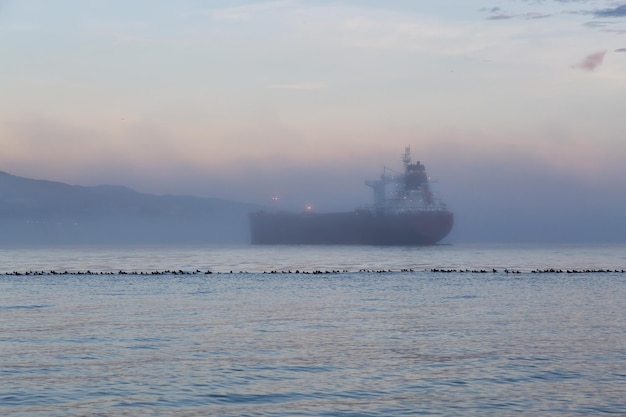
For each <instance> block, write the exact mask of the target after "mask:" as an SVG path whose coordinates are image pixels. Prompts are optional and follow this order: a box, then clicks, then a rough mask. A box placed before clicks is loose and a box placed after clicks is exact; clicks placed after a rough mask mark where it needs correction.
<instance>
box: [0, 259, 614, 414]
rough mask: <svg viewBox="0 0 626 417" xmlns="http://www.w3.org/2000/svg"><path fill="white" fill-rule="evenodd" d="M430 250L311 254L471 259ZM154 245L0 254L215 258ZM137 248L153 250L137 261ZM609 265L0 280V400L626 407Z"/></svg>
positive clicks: (325, 410) (68, 404) (190, 405)
mask: <svg viewBox="0 0 626 417" xmlns="http://www.w3.org/2000/svg"><path fill="white" fill-rule="evenodd" d="M220 250H222V251H223V253H228V251H229V250H230V249H220ZM237 250H239V249H237ZM271 250H272V248H263V249H262V250H260V251H259V252H254V251H253V250H252V249H247V248H246V249H242V251H243V252H245V251H249V252H247V253H248V255H252V254H254V256H247V257H246V259H247V260H245V261H241V262H252V261H251V259H262V262H259V263H254V264H251V265H248V266H249V267H248V268H243V264H241V263H240V264H237V263H236V262H235V261H234V260H233V259H234V258H236V256H234V255H232V253H233V252H232V251H233V250H231V255H230V257H229V256H227V255H223V256H224V259H222V260H221V261H219V262H221V263H219V265H220V266H221V268H223V269H224V270H229V269H230V266H231V265H232V266H233V267H235V266H236V265H238V266H241V267H242V268H241V269H247V270H255V269H256V270H265V267H266V266H271V259H270V257H269V254H271ZM273 250H276V249H275V248H273ZM437 250H438V249H437V248H430V249H426V250H424V251H419V250H417V251H413V250H410V249H398V250H397V251H395V252H394V251H393V250H391V251H389V250H388V249H385V250H383V251H382V254H379V255H378V258H377V257H376V256H374V254H375V253H376V252H375V251H372V250H371V249H367V250H365V251H364V253H360V255H359V254H357V253H353V254H354V255H355V256H354V257H353V259H346V260H343V262H344V263H343V264H342V265H337V264H333V265H331V264H328V265H327V266H328V267H329V268H341V267H342V266H348V265H351V266H352V267H351V268H346V269H351V270H354V269H357V270H358V269H361V268H374V267H375V265H374V264H375V263H376V264H378V266H380V267H382V268H387V267H390V266H391V265H390V264H389V263H388V264H386V263H385V262H401V261H403V262H404V264H403V265H404V266H410V267H415V266H416V265H417V263H419V262H423V264H424V265H426V266H428V265H427V264H428V263H429V262H430V263H433V260H432V259H431V260H430V261H427V260H423V261H420V260H418V261H416V260H415V259H414V258H412V259H411V260H407V259H405V258H406V256H407V255H411V256H414V255H415V254H426V255H429V256H430V257H431V258H432V257H434V258H438V259H436V261H437V262H440V261H441V262H442V263H441V264H439V265H438V266H448V265H451V264H453V263H455V262H457V263H459V264H461V263H466V262H468V261H467V260H468V259H471V258H472V255H473V254H472V253H471V252H470V253H467V252H468V251H462V250H459V249H455V250H450V249H449V248H444V250H443V251H444V254H441V253H437ZM472 250H474V249H472ZM42 251H43V250H42ZM164 251H165V249H158V250H156V252H154V251H153V249H150V250H148V249H144V250H143V252H141V251H138V252H137V253H136V254H137V259H133V257H132V253H126V254H125V257H120V258H119V259H117V258H116V257H115V255H114V253H115V251H111V252H109V253H101V252H98V251H93V252H89V251H87V250H85V251H84V252H82V254H81V252H80V251H78V252H74V253H68V252H62V251H59V252H56V253H55V255H48V256H49V258H47V259H49V260H51V262H52V263H54V262H58V264H55V265H50V264H46V265H43V264H40V265H31V266H32V268H17V267H16V266H20V265H18V264H19V263H20V262H23V264H21V266H26V264H27V263H28V262H27V261H26V260H25V259H17V258H16V259H14V260H12V262H13V263H12V264H10V265H8V266H9V267H10V268H9V270H22V271H24V270H29V269H33V270H35V269H41V270H51V269H59V270H62V269H72V268H73V269H75V270H87V269H92V270H98V268H97V267H96V266H97V265H96V262H102V263H101V266H102V270H105V267H108V268H110V269H111V270H115V269H126V270H134V269H136V270H151V269H154V270H163V269H167V268H174V267H175V268H186V269H190V270H195V269H196V268H200V269H202V267H213V268H215V269H218V268H216V266H217V265H218V261H217V260H211V259H217V258H218V255H216V254H213V255H207V254H206V253H205V255H204V257H202V256H200V255H199V253H200V250H199V249H198V250H197V252H193V251H192V252H191V253H187V254H186V255H185V256H180V255H179V254H180V253H182V252H184V251H183V250H182V249H174V250H172V251H170V252H169V255H166V254H165V252H164ZM234 251H236V250H234ZM346 251H347V249H339V250H335V253H337V255H336V256H335V257H334V258H332V257H331V258H330V260H331V262H339V261H340V258H341V256H340V255H341V254H342V253H343V254H344V255H345V254H346ZM353 251H356V250H353ZM585 251H586V253H589V250H588V249H585ZM356 252H358V251H356ZM41 253H43V252H41ZM218 253H219V251H218ZM294 253H297V252H292V255H291V256H292V258H291V259H290V258H289V256H288V255H286V254H284V253H280V251H279V253H277V254H276V259H278V263H281V262H282V264H281V265H283V264H284V265H285V266H286V267H287V268H294V265H295V264H296V263H298V262H300V263H301V265H304V266H305V267H308V268H309V269H314V268H318V267H319V268H323V267H324V266H323V265H321V264H319V263H318V262H321V261H322V258H323V257H324V256H325V254H326V253H327V252H326V251H325V250H321V252H318V253H317V254H314V253H309V255H308V257H306V256H301V257H297V256H294ZM446 253H447V254H446ZM455 253H456V254H455ZM486 253H487V254H489V253H491V255H485V256H484V257H483V260H488V261H489V262H485V263H484V264H475V265H467V263H466V264H465V265H463V266H467V267H474V266H476V267H489V266H491V265H488V264H489V263H491V264H493V265H494V266H498V267H501V266H502V265H504V263H505V262H509V263H518V264H519V265H518V266H517V267H519V268H520V269H523V270H530V269H532V268H536V267H545V266H547V265H546V264H542V265H540V264H541V262H542V261H541V259H540V257H544V256H549V254H547V255H546V254H545V253H544V254H543V255H541V256H532V255H528V254H526V255H523V256H526V257H527V258H524V259H522V260H520V259H519V258H517V259H515V258H513V257H511V258H506V256H509V255H506V254H505V255H506V256H496V255H493V252H489V251H487V252H486ZM402 254H404V255H402ZM31 255H32V254H31ZM168 256H169V258H168ZM211 256H215V258H211ZM237 256H240V255H237ZM385 256H386V259H387V261H385ZM72 257H73V258H72ZM207 258H211V259H209V260H207ZM505 258H506V259H505ZM579 258H580V257H579ZM591 258H593V257H592V256H590V257H589V259H587V261H589V262H591V261H593V262H597V263H598V265H595V266H600V265H599V263H600V261H605V262H604V264H603V265H602V266H605V265H606V263H607V262H606V261H607V260H610V261H612V262H613V263H614V264H613V265H606V266H610V267H620V268H623V267H624V265H623V264H622V265H619V263H620V261H619V259H615V258H612V259H608V258H607V259H600V260H598V259H596V258H593V259H591ZM71 259H73V261H70V260H71ZM147 259H151V260H152V261H150V262H152V263H150V262H146V265H143V266H144V268H140V267H141V266H142V265H140V263H141V262H143V261H145V260H147ZM355 259H361V261H358V262H361V263H358V262H357V261H355ZM529 259H530V262H529V261H528V260H529ZM554 260H555V261H556V262H561V260H560V258H558V257H556V258H555V259H554ZM578 260H579V261H580V259H578ZM365 262H370V263H367V264H366V263H365ZM581 262H582V261H581ZM167 263H169V266H165V265H166V264H167ZM200 263H202V265H201V264H200ZM228 263H231V264H230V265H229V264H228ZM61 264H64V266H61ZM287 264H290V265H287ZM496 264H497V265H496ZM5 265H7V264H5ZM173 265H175V266H173ZM275 266H276V264H274V267H275ZM557 266H558V265H557ZM576 266H577V267H586V266H587V265H583V264H582V263H581V264H580V265H576ZM592 266H594V265H592ZM274 267H272V268H267V269H274ZM235 269H236V270H237V269H239V268H236V267H235ZM277 269H280V268H277ZM625 278H626V276H625V275H624V274H610V273H605V274H539V275H537V274H531V273H524V274H521V275H515V276H513V275H507V274H504V273H502V272H499V273H495V274H494V273H490V274H486V275H481V274H471V275H468V274H460V273H450V274H440V273H431V272H427V271H423V270H419V271H416V272H398V271H396V272H391V273H384V274H367V273H365V274H364V273H358V272H351V273H341V274H332V273H331V274H323V275H303V274H276V275H274V274H262V273H247V274H240V273H238V272H234V273H233V274H230V273H226V274H212V275H203V274H201V275H173V274H165V275H157V276H150V275H132V276H130V275H128V276H127V275H119V274H112V275H82V276H78V275H62V276H53V275H47V276H9V275H4V276H0V363H2V367H1V369H0V413H1V414H2V415H8V416H83V415H103V416H104V415H106V416H115V415H133V416H135V415H156V416H161V415H163V416H170V415H172V416H174V415H176V416H181V415H184V416H196V415H197V416H204V415H264V416H293V415H303V416H320V415H322V416H323V415H327V416H355V415H364V416H393V415H416V414H425V415H504V416H506V415H520V414H523V415H563V416H566V415H567V416H569V415H583V414H584V415H586V414H601V413H615V414H619V413H622V412H623V411H624V410H625V409H626V400H624V398H626V353H625V352H626V351H625V350H624V347H625V346H626V330H625V329H626V315H625V314H624V311H626V285H625V282H624V281H625Z"/></svg>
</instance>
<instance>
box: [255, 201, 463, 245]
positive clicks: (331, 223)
mask: <svg viewBox="0 0 626 417" xmlns="http://www.w3.org/2000/svg"><path fill="white" fill-rule="evenodd" d="M453 224H454V219H453V215H452V213H450V212H449V211H445V210H435V211H423V212H418V213H402V214H394V215H378V214H374V213H372V212H370V211H356V212H348V213H320V214H318V213H286V212H272V213H268V212H257V213H251V214H250V231H251V241H252V243H253V244H324V245H332V244H339V245H351V244H358V245H400V246H409V245H434V244H436V243H437V242H439V241H440V240H441V239H443V238H444V237H446V236H447V235H448V233H450V230H452V226H453Z"/></svg>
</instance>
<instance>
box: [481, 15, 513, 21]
mask: <svg viewBox="0 0 626 417" xmlns="http://www.w3.org/2000/svg"><path fill="white" fill-rule="evenodd" d="M514 17H515V15H512V14H496V15H493V16H489V17H488V18H487V20H508V19H513V18H514Z"/></svg>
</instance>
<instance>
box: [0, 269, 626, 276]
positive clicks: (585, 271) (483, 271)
mask: <svg viewBox="0 0 626 417" xmlns="http://www.w3.org/2000/svg"><path fill="white" fill-rule="evenodd" d="M393 272H405V273H411V272H418V273H419V272H433V273H444V274H450V273H457V274H502V273H504V274H516V275H517V274H606V273H612V274H624V273H626V270H624V269H610V268H599V269H598V268H593V269H561V268H547V269H533V270H530V271H520V270H516V269H508V268H505V269H496V268H490V269H442V268H431V269H413V268H403V269H399V270H392V269H359V270H357V271H349V270H346V269H342V270H335V269H332V270H319V269H316V270H312V271H305V270H300V269H296V270H290V269H289V270H270V271H261V272H249V271H238V272H234V271H226V272H224V271H222V272H214V271H212V270H204V271H203V270H199V269H196V270H194V271H185V270H182V269H178V270H167V269H166V270H163V271H123V270H119V271H91V270H86V271H56V270H50V271H22V272H20V271H13V272H4V273H0V276H2V275H3V276H55V275H141V276H146V275H147V276H154V275H212V274H218V275H219V274H222V275H223V274H234V273H238V274H302V275H321V274H349V273H359V274H384V273H393Z"/></svg>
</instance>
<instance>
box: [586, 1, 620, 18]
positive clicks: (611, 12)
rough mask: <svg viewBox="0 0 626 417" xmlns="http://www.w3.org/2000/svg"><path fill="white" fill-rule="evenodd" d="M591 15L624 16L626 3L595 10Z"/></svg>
mask: <svg viewBox="0 0 626 417" xmlns="http://www.w3.org/2000/svg"><path fill="white" fill-rule="evenodd" d="M593 15H594V16H596V17H626V4H622V5H620V6H617V7H614V8H612V9H603V10H596V11H595V12H593Z"/></svg>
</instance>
